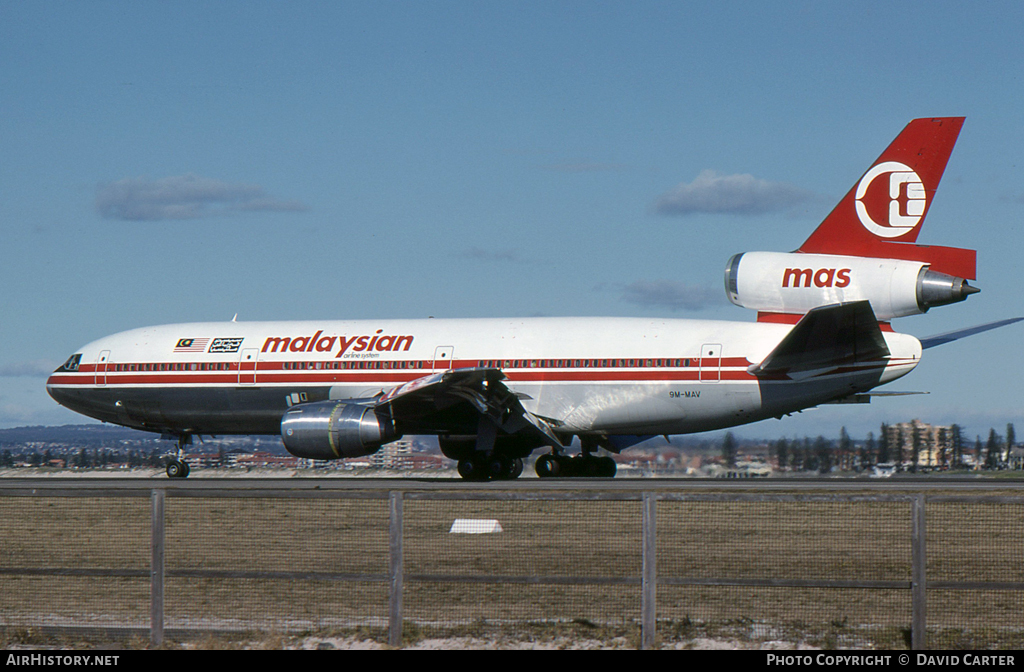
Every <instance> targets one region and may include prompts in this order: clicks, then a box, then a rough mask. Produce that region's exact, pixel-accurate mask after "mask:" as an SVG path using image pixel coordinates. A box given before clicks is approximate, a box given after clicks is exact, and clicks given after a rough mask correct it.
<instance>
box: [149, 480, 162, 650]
mask: <svg viewBox="0 0 1024 672" xmlns="http://www.w3.org/2000/svg"><path fill="white" fill-rule="evenodd" d="M150 503H151V507H150V560H149V641H150V643H151V644H152V645H153V646H160V645H161V644H163V641H164V490H163V489H162V488H153V490H152V491H151V492H150Z"/></svg>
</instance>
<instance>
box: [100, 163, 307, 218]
mask: <svg viewBox="0 0 1024 672" xmlns="http://www.w3.org/2000/svg"><path fill="white" fill-rule="evenodd" d="M96 210H97V212H99V213H100V215H102V216H103V217H106V218H107V219H121V220H127V221H136V222H137V221H160V220H166V219H199V218H201V217H210V216H217V215H223V214H226V213H229V212H302V211H305V210H308V208H307V207H306V206H305V205H304V204H302V203H299V202H298V201H278V200H275V199H273V198H270V197H268V196H267V194H266V191H265V190H264V189H263V187H260V186H258V185H255V184H232V183H229V182H222V181H221V180H215V179H211V178H208V177H200V176H198V175H192V174H187V175H177V176H174V177H164V178H161V179H158V180H150V179H147V178H142V177H132V178H125V179H123V180H118V181H117V182H108V183H106V184H101V185H99V186H98V187H97V189H96Z"/></svg>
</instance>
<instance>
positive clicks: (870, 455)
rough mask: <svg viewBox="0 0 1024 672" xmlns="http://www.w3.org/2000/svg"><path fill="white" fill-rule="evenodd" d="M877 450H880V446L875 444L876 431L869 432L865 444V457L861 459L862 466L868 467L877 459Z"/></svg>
mask: <svg viewBox="0 0 1024 672" xmlns="http://www.w3.org/2000/svg"><path fill="white" fill-rule="evenodd" d="M876 450H878V447H877V446H876V445H875V433H874V432H868V441H867V443H866V444H865V445H864V458H863V459H862V460H861V466H862V467H864V468H865V469H866V468H867V467H870V466H871V465H872V464H873V463H874V462H875V461H876V460H877V455H875V451H876Z"/></svg>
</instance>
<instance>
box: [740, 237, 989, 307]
mask: <svg viewBox="0 0 1024 672" xmlns="http://www.w3.org/2000/svg"><path fill="white" fill-rule="evenodd" d="M725 291H726V293H727V294H728V295H729V300H730V301H732V302H733V303H734V304H736V305H737V306H741V307H743V308H750V309H752V310H757V311H761V312H766V313H788V314H804V313H806V312H807V311H809V310H811V309H812V308H816V307H818V306H825V305H829V304H834V303H840V302H845V301H862V300H867V301H870V302H871V307H872V309H873V310H874V312H875V316H876V317H877V318H878V319H879V320H890V319H892V318H894V317H903V316H906V315H917V314H920V313H924V312H927V311H928V309H929V308H932V307H934V306H944V305H946V304H949V303H956V302H957V301H963V300H964V299H966V298H967V297H968V296H969V295H971V294H974V293H975V292H977V291H979V290H978V289H977V288H976V287H971V286H970V285H969V284H967V281H966V280H965V279H963V278H958V277H954V276H952V275H946V274H945V273H938V272H936V271H933V270H931V269H930V268H929V264H927V263H925V262H920V261H905V260H901V259H875V258H871V257H852V256H840V255H831V254H803V253H778V252H745V253H743V254H737V255H735V256H733V258H732V259H730V260H729V264H728V265H727V266H726V269H725Z"/></svg>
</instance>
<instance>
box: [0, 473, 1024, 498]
mask: <svg viewBox="0 0 1024 672" xmlns="http://www.w3.org/2000/svg"><path fill="white" fill-rule="evenodd" d="M152 490H163V491H165V492H167V493H169V494H172V493H173V494H180V495H184V496H188V495H190V494H191V495H200V494H202V493H213V492H217V493H225V492H237V493H239V494H241V493H242V492H245V491H250V492H252V491H262V492H267V491H277V492H292V493H297V492H302V491H310V492H311V493H312V492H321V493H322V492H325V491H339V492H358V491H367V492H369V491H392V490H400V491H403V492H430V491H446V492H489V493H500V492H509V493H545V492H548V493H554V492H571V493H580V492H595V493H598V492H599V493H608V494H610V493H622V494H629V493H636V494H639V493H642V492H650V491H656V492H659V493H680V494H682V493H687V492H693V493H698V492H729V493H736V492H747V493H783V492H794V493H818V494H828V493H852V492H866V493H888V494H892V493H900V492H904V493H926V494H930V495H953V494H958V493H960V494H966V493H973V494H983V493H992V494H995V493H1000V494H1024V478H1016V479H1010V478H972V477H929V476H916V477H913V476H910V477H892V478H887V479H859V478H822V477H819V478H769V479H737V480H731V479H695V478H609V479H602V478H589V479H559V478H551V479H540V478H521V479H517V480H514V481H491V482H469V481H463V480H461V479H453V478H422V477H409V478H367V477H267V476H262V477H255V478H249V477H217V476H207V477H198V478H197V477H194V476H193V477H191V478H188V479H169V478H167V477H166V476H162V475H161V476H154V477H93V476H78V475H70V476H44V477H27V478H21V477H9V476H7V477H0V491H5V492H6V494H34V493H39V494H43V493H56V492H59V491H64V492H78V493H82V494H85V493H89V494H94V495H95V494H102V493H103V492H109V493H111V494H113V493H121V494H130V493H132V492H133V491H134V492H135V493H137V494H138V495H143V494H146V493H149V492H150V491H152Z"/></svg>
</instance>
